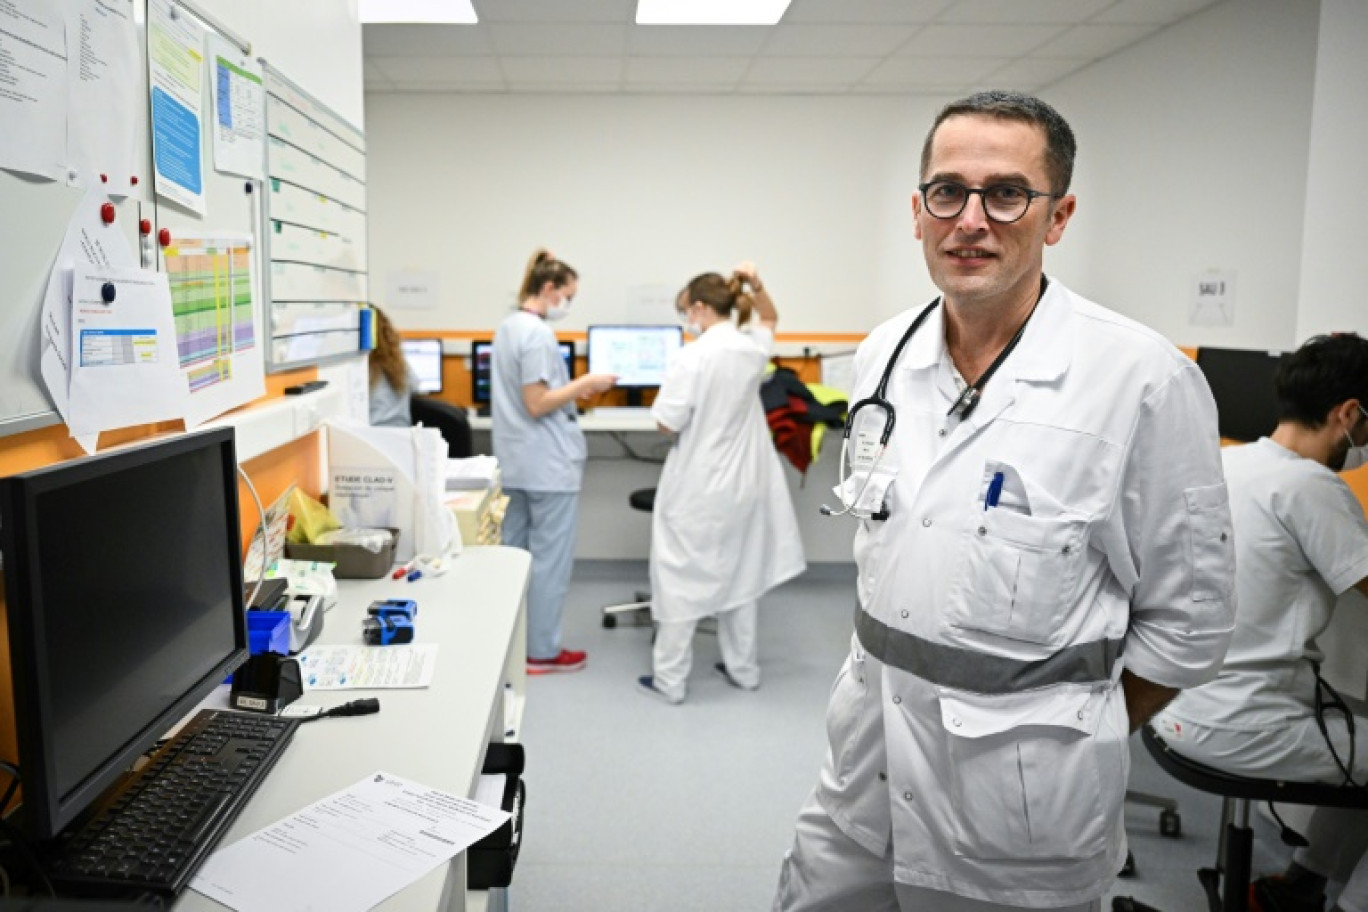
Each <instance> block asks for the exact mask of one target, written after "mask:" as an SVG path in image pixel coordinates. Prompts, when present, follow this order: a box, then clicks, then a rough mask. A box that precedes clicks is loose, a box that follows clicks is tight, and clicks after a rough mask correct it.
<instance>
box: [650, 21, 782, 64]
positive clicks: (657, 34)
mask: <svg viewBox="0 0 1368 912" xmlns="http://www.w3.org/2000/svg"><path fill="white" fill-rule="evenodd" d="M772 32H773V29H770V28H762V27H759V26H753V25H751V26H725V25H637V26H633V27H632V28H631V29H629V30H628V32H627V46H628V48H629V49H630V53H631V55H632V56H633V57H749V56H750V55H751V54H755V53H757V52H758V51H759V50H760V48H761V47H763V46H764V44H765V40H766V39H767V38H768V37H769V36H770V34H771V33H772Z"/></svg>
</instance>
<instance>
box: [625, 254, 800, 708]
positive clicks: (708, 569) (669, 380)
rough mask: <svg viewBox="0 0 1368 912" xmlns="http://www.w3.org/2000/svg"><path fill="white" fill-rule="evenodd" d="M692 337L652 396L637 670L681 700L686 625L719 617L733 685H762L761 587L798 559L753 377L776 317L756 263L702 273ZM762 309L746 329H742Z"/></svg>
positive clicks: (657, 690)
mask: <svg viewBox="0 0 1368 912" xmlns="http://www.w3.org/2000/svg"><path fill="white" fill-rule="evenodd" d="M676 307H677V308H678V310H679V315H680V319H681V321H682V322H683V323H684V324H685V328H686V330H687V332H688V333H689V335H691V336H694V337H696V339H695V341H694V342H693V343H692V344H690V345H686V346H684V348H683V349H681V350H680V351H679V352H678V353H677V354H676V355H675V356H674V358H673V359H672V360H671V362H670V364H669V367H668V368H667V370H666V373H665V382H664V383H663V384H661V387H660V392H659V394H658V395H657V396H656V399H655V403H654V405H653V406H652V407H651V414H652V415H653V416H654V417H655V419H656V423H657V425H658V426H659V427H660V430H661V431H662V432H663V433H666V434H669V435H671V436H673V437H674V438H675V445H674V446H673V447H671V449H670V454H669V456H667V457H666V459H665V468H664V469H663V470H662V472H661V475H660V485H659V486H658V487H657V489H656V499H655V509H654V510H653V512H652V525H651V599H652V601H651V615H652V617H653V618H654V620H655V621H656V623H657V629H656V639H655V645H654V647H653V649H652V655H651V659H652V666H653V669H652V673H651V674H649V675H645V676H643V677H641V678H639V679H638V680H637V685H638V687H639V688H640V689H641V690H642V691H644V692H646V693H648V694H651V695H652V696H655V697H659V698H662V699H664V700H666V701H667V702H670V703H679V702H681V701H682V700H683V699H684V696H685V693H686V691H687V680H688V676H689V670H690V667H691V666H692V664H693V633H694V628H695V627H696V626H697V624H698V621H699V620H700V619H701V618H704V617H707V616H709V615H716V616H717V642H718V645H719V647H720V648H721V651H722V661H721V662H718V663H717V664H716V665H714V666H713V667H714V669H715V670H716V671H717V672H718V673H719V674H720V675H721V676H722V677H723V678H725V679H726V680H727V682H728V683H730V684H731V685H732V686H734V687H738V688H740V689H742V690H755V689H756V688H757V687H759V686H760V665H759V661H758V658H757V656H758V641H757V639H756V615H757V605H758V603H759V600H760V597H761V596H762V595H764V594H765V593H766V592H768V591H769V590H770V589H773V588H774V587H775V586H778V585H779V584H780V583H783V582H784V581H786V580H789V579H792V578H793V577H795V576H797V575H798V574H800V573H802V572H803V570H804V569H806V567H807V564H806V561H805V559H804V557H803V543H802V540H801V539H800V538H799V535H798V518H797V517H796V516H795V515H794V512H793V503H792V501H791V500H790V499H789V493H788V485H787V484H786V482H785V481H784V474H783V469H782V468H781V466H780V464H779V455H778V453H776V452H775V449H774V445H773V443H772V442H771V441H770V432H769V425H768V424H767V423H766V422H765V414H764V410H763V408H762V407H761V405H760V381H761V379H762V378H763V376H764V373H765V365H766V363H767V362H768V361H769V358H770V353H771V351H772V350H773V348H774V327H775V324H776V323H777V322H778V320H779V314H778V312H777V311H776V310H775V307H774V302H773V301H771V300H770V296H769V294H768V292H766V291H765V286H764V285H763V284H762V283H761V281H760V276H759V274H758V273H757V272H756V269H755V265H754V264H753V263H742V264H741V265H740V266H737V267H736V269H735V271H734V272H733V273H732V275H731V277H730V278H723V277H722V276H721V275H719V274H717V273H715V272H710V273H704V274H703V275H700V276H698V277H697V278H695V279H694V280H693V281H691V282H690V283H689V284H688V286H686V287H685V288H684V290H683V291H681V292H680V294H679V298H678V300H677V301H676ZM752 315H754V316H756V317H758V319H757V320H756V325H755V326H753V327H751V328H750V331H749V332H743V331H742V329H743V328H744V327H746V326H747V324H748V323H750V322H751V317H752Z"/></svg>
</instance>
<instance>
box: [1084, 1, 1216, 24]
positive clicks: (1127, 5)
mask: <svg viewBox="0 0 1368 912" xmlns="http://www.w3.org/2000/svg"><path fill="white" fill-rule="evenodd" d="M1217 2H1219V0H1121V2H1120V3H1118V4H1116V5H1115V6H1113V7H1111V8H1110V9H1107V10H1105V11H1104V12H1102V13H1099V14H1098V15H1097V16H1096V17H1095V18H1094V19H1093V20H1092V21H1093V22H1107V23H1111V22H1121V23H1137V24H1141V25H1169V24H1170V23H1173V22H1177V21H1178V20H1179V19H1185V18H1187V17H1188V16H1191V15H1192V14H1193V13H1195V12H1197V11H1198V10H1203V9H1206V8H1207V7H1208V6H1212V5H1214V4H1215V3H1217Z"/></svg>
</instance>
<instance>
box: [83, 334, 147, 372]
mask: <svg viewBox="0 0 1368 912" xmlns="http://www.w3.org/2000/svg"><path fill="white" fill-rule="evenodd" d="M155 363H157V331H156V330H155V329H83V330H81V366H82V367H117V366H119V365H123V364H155Z"/></svg>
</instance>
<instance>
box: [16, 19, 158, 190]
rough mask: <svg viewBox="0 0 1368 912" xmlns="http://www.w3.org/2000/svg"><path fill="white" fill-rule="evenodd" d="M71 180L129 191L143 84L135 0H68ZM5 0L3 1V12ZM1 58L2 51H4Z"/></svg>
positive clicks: (75, 182) (68, 132)
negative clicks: (139, 89)
mask: <svg viewBox="0 0 1368 912" xmlns="http://www.w3.org/2000/svg"><path fill="white" fill-rule="evenodd" d="M67 4H68V5H67V17H66V24H67V50H68V53H67V84H68V86H69V87H70V92H71V94H70V102H69V107H68V109H67V110H68V118H67V135H66V155H67V167H68V173H67V180H68V182H70V183H72V184H79V185H81V186H83V187H89V186H91V185H93V184H100V183H102V184H104V187H105V190H107V191H108V192H109V193H112V194H114V195H116V196H125V195H127V194H128V192H129V189H130V187H131V184H132V181H131V180H130V178H132V177H133V175H134V164H133V161H134V155H133V150H134V147H135V145H136V139H135V138H134V130H135V129H136V128H137V126H138V120H137V118H136V117H135V116H134V114H135V111H136V105H137V103H138V98H137V95H136V93H135V92H133V91H132V90H131V87H132V86H136V85H140V84H141V81H140V79H139V74H138V69H139V67H140V65H141V52H140V51H139V49H138V27H137V25H136V24H135V23H134V21H133V4H132V2H131V0H67ZM5 6H6V2H0V16H2V15H3V12H2V11H3V9H4V7H5ZM0 59H3V55H0Z"/></svg>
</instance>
